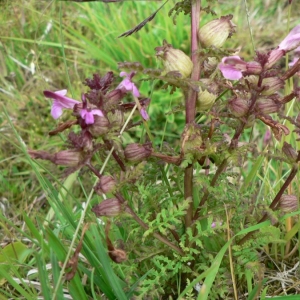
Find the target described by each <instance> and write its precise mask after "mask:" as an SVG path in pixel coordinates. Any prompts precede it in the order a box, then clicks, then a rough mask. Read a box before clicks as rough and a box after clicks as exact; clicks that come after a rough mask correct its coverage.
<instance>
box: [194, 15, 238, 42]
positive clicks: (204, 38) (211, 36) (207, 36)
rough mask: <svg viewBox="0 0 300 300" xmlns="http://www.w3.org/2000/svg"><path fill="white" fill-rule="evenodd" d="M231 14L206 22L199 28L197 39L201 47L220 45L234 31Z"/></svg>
mask: <svg viewBox="0 0 300 300" xmlns="http://www.w3.org/2000/svg"><path fill="white" fill-rule="evenodd" d="M231 19H232V15H228V16H224V17H221V18H220V19H216V20H213V21H210V22H208V23H207V24H205V25H204V26H203V27H202V28H200V29H199V33H198V34H199V41H200V43H201V45H202V46H203V47H211V46H214V47H217V48H219V47H222V46H223V44H224V43H225V41H226V40H227V38H228V37H231V35H232V34H233V33H234V32H235V29H234V27H236V25H234V24H233V23H232V21H231Z"/></svg>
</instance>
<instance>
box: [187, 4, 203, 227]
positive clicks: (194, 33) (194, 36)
mask: <svg viewBox="0 0 300 300" xmlns="http://www.w3.org/2000/svg"><path fill="white" fill-rule="evenodd" d="M191 3H192V11H191V52H192V53H191V58H192V62H193V64H194V67H193V72H192V75H191V79H192V80H195V81H198V80H199V78H200V70H201V66H200V61H199V53H198V27H199V21H200V9H201V0H191ZM196 99H197V93H196V92H195V91H193V90H192V89H190V91H188V93H187V96H186V101H185V115H186V124H189V123H192V122H194V120H195V108H196ZM184 197H185V199H193V165H189V166H188V167H187V168H186V169H185V173H184ZM192 219H193V201H191V203H190V206H189V208H188V210H187V213H186V216H185V227H186V228H187V227H189V226H190V225H191V223H192Z"/></svg>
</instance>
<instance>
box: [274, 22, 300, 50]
mask: <svg viewBox="0 0 300 300" xmlns="http://www.w3.org/2000/svg"><path fill="white" fill-rule="evenodd" d="M299 45H300V25H297V26H296V27H294V28H293V29H292V30H291V31H290V33H289V34H288V35H287V36H286V37H285V39H284V40H283V41H282V42H281V43H280V44H279V49H282V50H284V51H291V50H293V49H295V48H297V47H298V46H299Z"/></svg>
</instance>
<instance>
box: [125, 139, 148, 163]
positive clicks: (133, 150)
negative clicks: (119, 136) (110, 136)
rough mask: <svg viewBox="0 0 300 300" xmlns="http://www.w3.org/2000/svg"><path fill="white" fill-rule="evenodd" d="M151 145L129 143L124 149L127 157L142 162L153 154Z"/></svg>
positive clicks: (129, 159)
mask: <svg viewBox="0 0 300 300" xmlns="http://www.w3.org/2000/svg"><path fill="white" fill-rule="evenodd" d="M151 152H152V149H151V145H149V144H144V145H140V144H137V143H134V144H129V145H128V146H127V147H126V148H125V151H124V154H125V158H126V159H127V160H128V161H130V162H140V161H142V160H144V159H146V158H148V157H149V156H150V155H151Z"/></svg>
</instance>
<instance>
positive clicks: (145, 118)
mask: <svg viewBox="0 0 300 300" xmlns="http://www.w3.org/2000/svg"><path fill="white" fill-rule="evenodd" d="M140 114H141V116H142V118H143V119H144V120H145V121H147V120H149V115H148V113H147V111H146V109H145V108H144V107H142V108H141V111H140Z"/></svg>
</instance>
